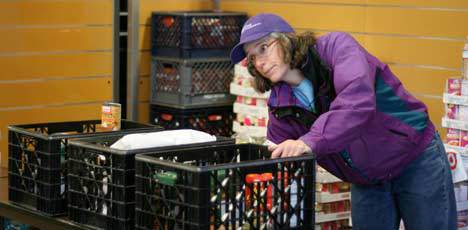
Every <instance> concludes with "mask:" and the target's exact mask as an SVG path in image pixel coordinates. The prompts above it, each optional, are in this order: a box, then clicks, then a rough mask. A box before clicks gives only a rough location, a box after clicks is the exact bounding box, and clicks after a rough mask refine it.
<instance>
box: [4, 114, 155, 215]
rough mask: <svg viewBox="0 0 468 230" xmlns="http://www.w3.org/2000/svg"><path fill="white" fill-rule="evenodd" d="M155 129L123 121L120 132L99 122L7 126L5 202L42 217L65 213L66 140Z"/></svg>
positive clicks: (150, 126)
mask: <svg viewBox="0 0 468 230" xmlns="http://www.w3.org/2000/svg"><path fill="white" fill-rule="evenodd" d="M157 130H161V128H160V127H155V126H154V125H150V124H142V123H137V122H132V121H126V120H122V122H121V130H120V131H104V130H102V129H101V121H100V120H88V121H72V122H56V123H41V124H29V125H14V126H9V127H8V137H9V140H8V153H9V156H8V166H9V167H8V174H9V194H10V197H9V200H10V201H13V202H15V203H17V204H20V205H23V206H26V207H28V208H31V209H34V210H37V211H40V212H42V213H43V214H44V215H48V216H56V215H62V214H65V213H66V212H67V205H66V200H67V199H66V191H67V181H66V175H67V167H66V162H67V159H68V156H67V148H68V140H69V139H71V138H83V137H93V136H103V135H117V134H125V133H136V132H145V131H146V132H148V131H157Z"/></svg>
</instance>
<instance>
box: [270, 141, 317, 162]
mask: <svg viewBox="0 0 468 230" xmlns="http://www.w3.org/2000/svg"><path fill="white" fill-rule="evenodd" d="M268 150H270V151H273V152H272V153H271V158H278V157H297V156H302V155H304V154H306V153H312V150H311V149H310V147H309V146H308V145H306V144H305V143H304V142H303V141H301V140H285V141H283V142H282V143H281V144H278V145H269V146H268Z"/></svg>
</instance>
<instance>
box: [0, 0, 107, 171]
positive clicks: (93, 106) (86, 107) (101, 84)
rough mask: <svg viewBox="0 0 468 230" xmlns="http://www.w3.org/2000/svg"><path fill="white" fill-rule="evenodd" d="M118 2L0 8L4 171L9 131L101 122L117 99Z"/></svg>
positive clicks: (53, 0) (24, 3) (32, 0)
mask: <svg viewBox="0 0 468 230" xmlns="http://www.w3.org/2000/svg"><path fill="white" fill-rule="evenodd" d="M112 11H113V1H112V0H92V1H90V0H60V1H58V0H15V1H0V35H1V36H0V71H1V72H0V161H1V163H0V165H1V166H3V167H6V166H7V165H8V160H7V159H8V153H7V144H8V143H7V141H8V131H7V126H8V125H12V124H24V123H37V122H52V121H69V120H84V119H99V118H100V116H99V115H100V105H101V104H102V102H104V101H107V100H111V99H112V35H113V33H112V21H113V19H112V14H113V12H112Z"/></svg>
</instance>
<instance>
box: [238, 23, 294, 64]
mask: <svg viewBox="0 0 468 230" xmlns="http://www.w3.org/2000/svg"><path fill="white" fill-rule="evenodd" d="M273 32H280V33H294V29H293V28H292V27H291V25H289V24H288V23H287V22H286V21H285V20H284V19H283V18H281V17H280V16H278V15H276V14H257V15H255V16H253V17H251V18H249V20H247V21H246V22H245V24H244V26H243V27H242V32H241V36H240V41H239V43H238V44H237V45H236V46H234V48H233V49H232V50H231V61H232V63H234V64H236V63H238V62H240V61H242V59H244V58H245V56H246V54H245V52H244V44H245V43H249V42H253V41H255V40H258V39H260V38H263V37H265V36H267V35H269V34H270V33H273Z"/></svg>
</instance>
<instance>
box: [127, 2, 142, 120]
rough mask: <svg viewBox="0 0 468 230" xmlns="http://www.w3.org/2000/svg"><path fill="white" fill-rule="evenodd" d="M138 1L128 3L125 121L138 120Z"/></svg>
mask: <svg viewBox="0 0 468 230" xmlns="http://www.w3.org/2000/svg"><path fill="white" fill-rule="evenodd" d="M139 11H140V1H139V0H131V1H129V3H128V47H127V51H128V52H127V55H128V59H127V119H128V120H133V121H134V120H137V119H138V82H139V77H140V70H139V63H140V50H139V44H138V33H139V15H140V12H139Z"/></svg>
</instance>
